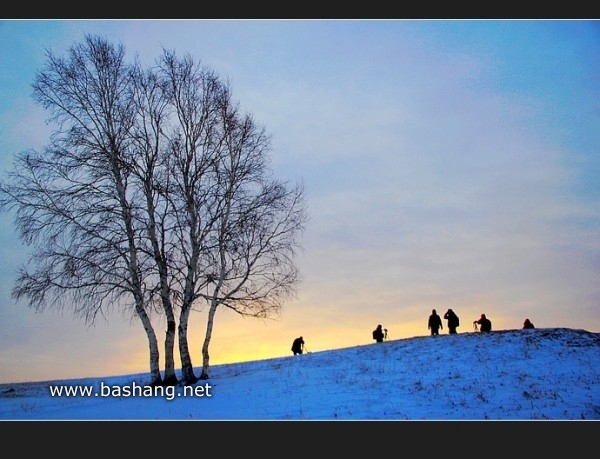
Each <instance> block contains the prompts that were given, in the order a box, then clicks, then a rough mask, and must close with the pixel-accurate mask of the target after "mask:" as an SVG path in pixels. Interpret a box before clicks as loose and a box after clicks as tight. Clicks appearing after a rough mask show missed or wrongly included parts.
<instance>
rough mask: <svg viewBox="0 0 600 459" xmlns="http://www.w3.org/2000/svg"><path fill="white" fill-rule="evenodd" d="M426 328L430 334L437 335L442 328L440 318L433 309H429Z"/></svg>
mask: <svg viewBox="0 0 600 459" xmlns="http://www.w3.org/2000/svg"><path fill="white" fill-rule="evenodd" d="M427 328H428V329H429V330H431V336H433V335H439V334H440V332H439V330H440V329H443V328H444V327H442V318H441V317H440V316H438V314H437V312H436V311H435V309H432V310H431V315H430V316H429V321H428V322H427Z"/></svg>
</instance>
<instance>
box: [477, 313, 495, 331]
mask: <svg viewBox="0 0 600 459" xmlns="http://www.w3.org/2000/svg"><path fill="white" fill-rule="evenodd" d="M473 324H479V331H482V332H489V331H492V321H491V320H490V319H488V318H487V317H486V316H485V314H481V317H480V318H479V319H478V320H474V321H473Z"/></svg>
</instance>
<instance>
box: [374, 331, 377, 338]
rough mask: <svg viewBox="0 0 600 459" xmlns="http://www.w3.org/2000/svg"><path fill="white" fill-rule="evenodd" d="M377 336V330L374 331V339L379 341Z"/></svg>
mask: <svg viewBox="0 0 600 459" xmlns="http://www.w3.org/2000/svg"><path fill="white" fill-rule="evenodd" d="M376 334H377V330H373V339H377V337H376V336H375V335H376Z"/></svg>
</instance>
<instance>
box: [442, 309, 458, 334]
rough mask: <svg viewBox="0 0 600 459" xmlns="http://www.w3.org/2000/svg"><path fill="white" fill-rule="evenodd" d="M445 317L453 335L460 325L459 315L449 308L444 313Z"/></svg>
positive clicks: (449, 331)
mask: <svg viewBox="0 0 600 459" xmlns="http://www.w3.org/2000/svg"><path fill="white" fill-rule="evenodd" d="M444 319H446V320H447V321H448V333H450V334H451V335H453V334H455V333H456V329H457V328H458V325H459V321H458V316H457V315H456V313H455V312H454V311H453V310H452V309H448V310H447V311H446V313H445V314H444Z"/></svg>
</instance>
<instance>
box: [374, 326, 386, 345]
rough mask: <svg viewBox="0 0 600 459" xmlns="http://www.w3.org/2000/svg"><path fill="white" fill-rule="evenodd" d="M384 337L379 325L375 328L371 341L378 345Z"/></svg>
mask: <svg viewBox="0 0 600 459" xmlns="http://www.w3.org/2000/svg"><path fill="white" fill-rule="evenodd" d="M384 336H385V335H384V334H383V330H382V327H381V325H378V326H377V328H376V329H375V330H373V339H374V340H375V341H377V342H378V343H383V338H384Z"/></svg>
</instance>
